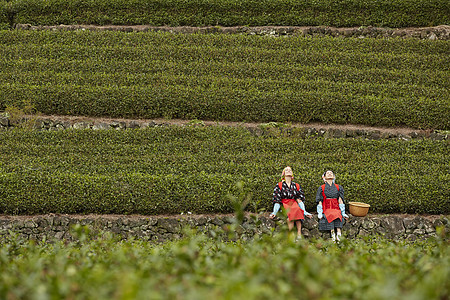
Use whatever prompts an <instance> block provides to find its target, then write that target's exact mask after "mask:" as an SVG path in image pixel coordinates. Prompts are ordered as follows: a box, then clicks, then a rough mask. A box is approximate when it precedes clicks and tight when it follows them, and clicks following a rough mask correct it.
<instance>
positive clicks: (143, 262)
mask: <svg viewBox="0 0 450 300" xmlns="http://www.w3.org/2000/svg"><path fill="white" fill-rule="evenodd" d="M75 230H76V232H77V234H78V235H79V238H80V240H79V241H76V242H72V243H66V244H64V242H60V241H58V242H54V243H35V242H23V241H21V240H20V239H19V238H10V239H8V240H5V239H3V240H2V241H1V243H0V269H1V270H2V272H1V279H2V280H0V298H2V299H49V298H52V299H66V298H71V299H180V298H182V299H205V298H209V297H211V298H214V299H236V298H245V299H274V298H277V299H278V298H282V299H299V298H308V299H386V298H388V297H389V298H392V299H418V300H422V299H423V300H428V299H447V298H448V296H449V295H450V294H449V287H448V280H449V276H450V252H449V247H448V243H447V241H446V240H445V239H441V238H437V239H430V240H428V241H416V242H406V241H400V242H395V241H391V240H387V239H382V238H376V239H369V238H367V239H365V240H351V241H349V240H345V241H343V242H341V243H340V244H339V245H335V244H333V243H331V242H329V241H323V240H315V241H302V242H301V243H299V244H294V243H293V242H291V241H290V240H288V239H286V237H285V234H284V233H282V234H275V235H274V236H269V235H265V236H261V237H260V238H258V239H255V240H253V241H248V242H243V241H239V240H238V241H235V242H229V241H228V242H224V241H222V240H220V239H214V238H208V237H206V235H204V234H200V233H195V232H192V233H190V234H188V235H187V236H186V237H184V238H183V239H180V240H177V241H174V242H168V243H164V244H155V243H149V242H147V241H140V240H128V241H119V240H116V239H115V238H114V237H113V236H111V235H108V234H104V235H103V237H102V238H98V239H92V238H90V236H89V231H88V230H84V229H83V228H77V229H75ZM343 274H345V276H344V275H343ZM181 295H182V296H181Z"/></svg>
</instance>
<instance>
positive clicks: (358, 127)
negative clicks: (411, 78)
mask: <svg viewBox="0 0 450 300" xmlns="http://www.w3.org/2000/svg"><path fill="white" fill-rule="evenodd" d="M28 117H30V118H32V116H28ZM34 117H35V116H34ZM39 118H40V119H51V120H59V121H63V122H69V123H71V124H74V123H77V122H88V123H92V124H99V123H112V122H124V123H126V124H130V123H132V122H135V123H139V124H146V123H147V124H148V123H152V122H153V123H155V124H159V125H161V124H167V125H180V126H186V125H195V124H201V125H205V126H230V127H245V128H257V127H259V126H261V125H263V124H268V123H244V122H229V121H202V120H181V119H125V118H94V117H83V116H58V115H39ZM274 124H281V123H274ZM285 124H286V125H287V126H290V127H297V128H315V129H317V130H319V129H324V130H328V129H339V130H343V131H345V130H362V131H365V132H368V131H379V132H380V133H381V134H383V133H392V134H397V135H399V134H402V135H408V134H410V133H411V132H417V133H422V134H424V135H425V136H428V135H429V134H430V133H431V132H432V131H433V130H431V129H427V130H420V129H415V128H410V127H374V126H365V125H358V124H324V123H307V124H302V123H285Z"/></svg>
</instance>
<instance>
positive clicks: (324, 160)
mask: <svg viewBox="0 0 450 300" xmlns="http://www.w3.org/2000/svg"><path fill="white" fill-rule="evenodd" d="M0 138H1V141H2V143H1V144H0V153H2V155H1V164H0V186H1V187H2V188H1V189H0V199H2V201H1V203H0V212H1V213H4V214H40V213H50V212H54V213H69V214H73V213H99V214H103V213H110V214H111V213H112V214H135V213H137V214H179V213H182V212H184V213H187V212H193V213H229V212H232V211H233V207H232V204H231V203H230V202H229V201H228V198H227V195H228V194H235V193H236V191H237V187H236V183H237V182H242V183H243V184H244V186H245V191H246V192H249V193H251V194H252V200H251V202H250V203H249V205H248V206H247V210H249V211H255V212H257V211H259V210H261V209H263V210H271V208H272V199H271V197H272V191H273V188H274V186H275V185H276V184H277V182H278V181H279V180H280V173H281V170H282V169H283V168H284V167H285V166H286V165H290V166H292V167H293V169H294V172H295V179H296V181H298V182H299V183H300V184H301V185H302V187H303V188H304V190H305V193H306V207H307V209H308V210H310V211H313V212H314V211H315V195H316V192H317V189H318V187H319V186H320V185H321V184H322V179H321V174H322V173H323V172H324V171H325V170H326V169H332V170H334V171H335V172H336V174H337V183H339V184H341V185H342V186H343V187H344V189H345V191H346V197H345V198H346V199H345V200H346V201H347V202H348V201H362V202H366V203H369V204H370V205H372V207H371V212H380V213H430V214H440V213H447V214H448V213H449V212H450V206H449V202H448V198H449V190H448V188H447V187H446V184H447V182H448V180H449V174H450V172H449V171H450V170H449V164H448V152H449V144H448V141H431V140H412V141H402V140H379V141H375V140H371V141H369V140H356V139H355V140H349V139H322V138H318V139H309V138H306V139H304V138H300V137H299V135H297V134H296V133H295V131H293V132H292V133H291V136H282V135H281V136H273V135H272V136H271V135H263V136H255V135H253V134H252V133H250V132H249V131H248V130H246V129H242V128H229V127H224V128H221V127H216V126H212V127H203V128H192V127H171V126H169V127H164V128H159V127H155V128H148V129H142V130H128V131H115V130H111V131H92V130H87V131H86V130H65V131H60V132H37V131H19V130H16V131H7V132H0Z"/></svg>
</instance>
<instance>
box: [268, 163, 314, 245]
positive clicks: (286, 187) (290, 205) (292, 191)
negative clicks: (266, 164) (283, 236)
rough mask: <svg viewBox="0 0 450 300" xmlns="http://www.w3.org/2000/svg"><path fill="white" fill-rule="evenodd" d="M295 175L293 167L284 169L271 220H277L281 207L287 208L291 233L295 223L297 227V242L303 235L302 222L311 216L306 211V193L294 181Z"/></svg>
mask: <svg viewBox="0 0 450 300" xmlns="http://www.w3.org/2000/svg"><path fill="white" fill-rule="evenodd" d="M293 178H294V173H293V172H292V168H291V167H286V168H284V170H283V172H282V173H281V180H282V181H281V182H279V183H278V184H277V185H276V186H275V189H274V190H273V203H274V206H273V212H272V213H271V214H270V218H271V219H273V218H275V216H276V214H277V213H278V210H279V209H280V207H281V205H283V207H284V208H285V210H286V212H287V215H288V220H287V223H288V228H289V231H291V230H292V229H293V228H294V223H295V224H296V225H297V240H298V239H300V238H301V235H302V222H303V220H304V219H305V216H307V217H308V218H311V214H310V213H308V212H307V211H306V210H305V204H304V203H303V201H304V200H305V193H304V192H303V190H302V188H301V187H300V185H299V184H298V183H295V182H293V181H292V179H293Z"/></svg>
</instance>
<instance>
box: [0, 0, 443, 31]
mask: <svg viewBox="0 0 450 300" xmlns="http://www.w3.org/2000/svg"><path fill="white" fill-rule="evenodd" d="M13 23H31V24H33V25H57V24H98V25H105V24H118V25H124V24H125V25H135V24H150V25H156V26H161V25H169V26H207V25H210V26H215V25H219V26H236V25H249V26H264V25H290V26H292V25H294V26H303V25H326V26H337V27H348V26H369V25H371V26H380V27H411V26H415V27H420V26H434V25H440V24H449V23H450V11H449V6H448V1H446V0H415V1H411V0H378V1H366V0H341V1H333V0H321V1H315V0H264V1H263V0H261V1H252V0H202V1H199V0H136V1H130V0H129V1H126V0H125V1H124V0H95V1H94V0H47V1H39V0H1V1H0V24H1V25H2V26H3V27H8V26H10V24H13Z"/></svg>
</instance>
